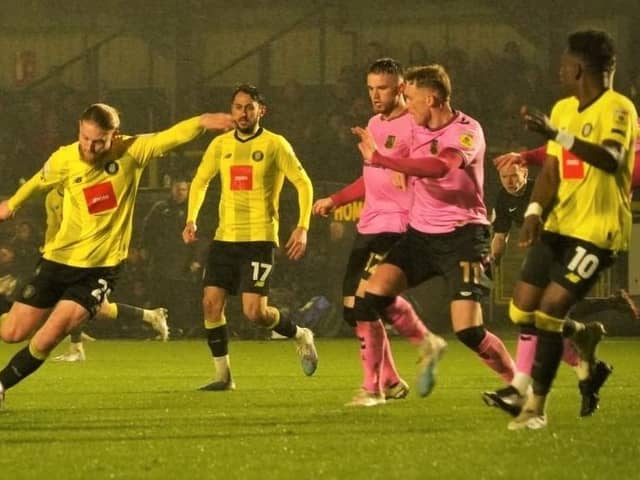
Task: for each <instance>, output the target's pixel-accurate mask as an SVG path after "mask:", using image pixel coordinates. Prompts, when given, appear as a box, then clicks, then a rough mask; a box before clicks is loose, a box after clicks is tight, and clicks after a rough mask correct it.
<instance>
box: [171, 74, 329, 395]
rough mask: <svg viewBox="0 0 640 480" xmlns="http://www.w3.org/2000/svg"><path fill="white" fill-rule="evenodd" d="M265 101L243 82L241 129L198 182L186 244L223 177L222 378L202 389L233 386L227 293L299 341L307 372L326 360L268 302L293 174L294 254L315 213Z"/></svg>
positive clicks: (212, 281) (218, 292)
mask: <svg viewBox="0 0 640 480" xmlns="http://www.w3.org/2000/svg"><path fill="white" fill-rule="evenodd" d="M265 111H266V106H265V103H264V99H263V97H262V95H261V94H260V92H259V91H258V89H257V88H256V87H255V86H253V85H248V84H244V85H240V86H238V87H237V88H236V89H235V90H234V92H233V94H232V97H231V115H232V117H233V120H234V122H235V129H234V130H233V131H231V132H228V133H225V134H223V135H220V136H218V137H216V138H215V139H214V140H213V142H211V144H210V145H209V148H207V151H206V152H205V154H204V157H203V158H202V162H201V164H200V166H199V168H198V171H197V173H196V176H195V178H194V179H193V182H192V183H191V192H190V194H189V211H188V215H187V224H186V226H185V229H184V232H183V238H184V240H185V242H187V243H188V242H192V241H194V240H195V238H196V237H195V235H196V220H197V218H198V212H199V211H200V207H201V206H202V203H203V201H204V198H205V194H206V191H207V186H208V185H209V182H210V180H211V179H212V178H213V177H214V176H216V175H217V176H219V178H220V184H221V196H220V204H219V208H218V211H219V224H218V228H217V230H216V233H215V237H214V240H213V242H212V244H211V249H210V253H209V261H208V263H207V266H206V269H205V275H204V282H203V284H204V299H203V305H204V324H205V329H206V330H207V342H208V344H209V348H210V349H211V354H212V355H213V358H214V363H215V365H216V376H215V378H214V381H213V382H212V383H210V384H208V385H205V386H204V387H202V388H201V389H202V390H209V391H222V390H232V389H234V388H235V384H234V382H233V380H232V377H231V370H230V368H229V350H228V342H229V336H228V331H227V324H226V319H225V315H224V306H225V303H226V297H227V295H229V294H231V295H234V294H236V293H238V292H240V293H241V294H242V308H243V312H244V314H245V316H246V317H247V318H248V319H249V320H250V321H252V322H254V323H256V324H259V325H263V326H266V327H268V328H271V329H273V330H274V331H276V332H277V333H279V334H281V335H284V336H285V337H289V338H295V339H296V343H297V348H298V354H299V356H300V361H301V363H302V368H303V370H304V373H305V374H306V375H312V374H313V373H314V372H315V369H316V366H317V362H318V358H317V353H316V349H315V345H314V342H313V333H312V332H311V331H310V330H309V329H306V328H300V327H297V326H296V325H294V324H293V323H292V322H291V320H289V319H286V318H284V317H282V316H281V315H280V311H279V310H278V309H277V308H275V307H273V306H270V305H268V297H267V296H268V292H269V279H270V274H271V271H272V268H273V260H274V248H275V247H276V246H277V245H278V226H279V222H278V217H279V214H278V204H279V198H280V191H281V190H282V185H283V183H284V179H285V177H286V178H287V180H289V181H290V182H291V183H292V184H293V186H294V187H295V188H296V190H297V192H298V208H299V217H298V224H297V226H296V228H295V229H294V230H293V232H292V234H291V236H290V237H289V240H288V242H287V244H286V246H285V248H286V251H287V256H288V257H289V258H291V259H292V260H298V259H299V258H301V257H302V256H303V255H304V252H305V249H306V244H307V230H308V228H309V221H310V216H311V207H312V199H313V189H312V186H311V181H310V180H309V177H308V176H307V174H306V172H305V170H304V168H303V167H302V165H301V164H300V162H299V160H298V159H297V157H296V155H295V153H294V152H293V149H292V148H291V145H289V142H287V140H285V138H284V137H282V136H280V135H276V134H275V133H273V132H270V131H269V130H266V129H264V128H262V127H261V126H260V119H261V118H262V116H263V115H264V113H265Z"/></svg>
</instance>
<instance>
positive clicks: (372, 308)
mask: <svg viewBox="0 0 640 480" xmlns="http://www.w3.org/2000/svg"><path fill="white" fill-rule="evenodd" d="M395 298H396V297H388V296H385V295H377V294H375V293H370V292H366V293H365V294H364V298H359V297H357V298H356V303H355V311H356V318H357V320H358V321H363V322H375V321H376V320H378V319H379V318H385V312H386V310H387V308H388V307H389V305H391V304H392V303H393V301H394V300H395Z"/></svg>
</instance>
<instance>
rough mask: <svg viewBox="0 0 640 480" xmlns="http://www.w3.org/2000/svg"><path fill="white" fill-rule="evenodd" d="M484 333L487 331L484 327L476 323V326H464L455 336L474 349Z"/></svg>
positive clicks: (478, 344) (476, 348)
mask: <svg viewBox="0 0 640 480" xmlns="http://www.w3.org/2000/svg"><path fill="white" fill-rule="evenodd" d="M486 334H487V331H486V330H485V328H484V327H483V326H482V325H478V326H477V327H470V328H465V329H464V330H460V331H458V332H456V337H458V340H460V341H461V342H462V343H463V344H465V345H466V346H467V347H468V348H470V349H471V350H473V351H476V350H478V347H479V346H480V344H481V343H482V340H484V337H485V335H486Z"/></svg>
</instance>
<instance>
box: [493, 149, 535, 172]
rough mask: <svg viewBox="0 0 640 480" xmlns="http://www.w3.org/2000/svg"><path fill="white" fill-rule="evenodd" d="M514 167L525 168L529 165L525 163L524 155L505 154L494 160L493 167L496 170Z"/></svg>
mask: <svg viewBox="0 0 640 480" xmlns="http://www.w3.org/2000/svg"><path fill="white" fill-rule="evenodd" d="M512 165H520V166H521V167H524V166H526V165H527V162H525V161H524V159H523V158H522V155H520V154H519V153H516V152H509V153H504V154H502V155H499V156H497V157H496V158H494V159H493V166H494V167H496V170H500V169H502V168H508V167H510V166H512Z"/></svg>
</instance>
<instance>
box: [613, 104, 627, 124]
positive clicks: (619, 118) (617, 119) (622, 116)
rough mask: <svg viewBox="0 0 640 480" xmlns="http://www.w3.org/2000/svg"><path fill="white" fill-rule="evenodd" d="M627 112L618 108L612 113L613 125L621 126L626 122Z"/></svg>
mask: <svg viewBox="0 0 640 480" xmlns="http://www.w3.org/2000/svg"><path fill="white" fill-rule="evenodd" d="M628 117H629V112H628V111H627V110H625V109H623V108H618V109H616V110H614V111H613V123H615V124H616V125H619V126H622V125H626V124H627V122H628Z"/></svg>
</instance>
